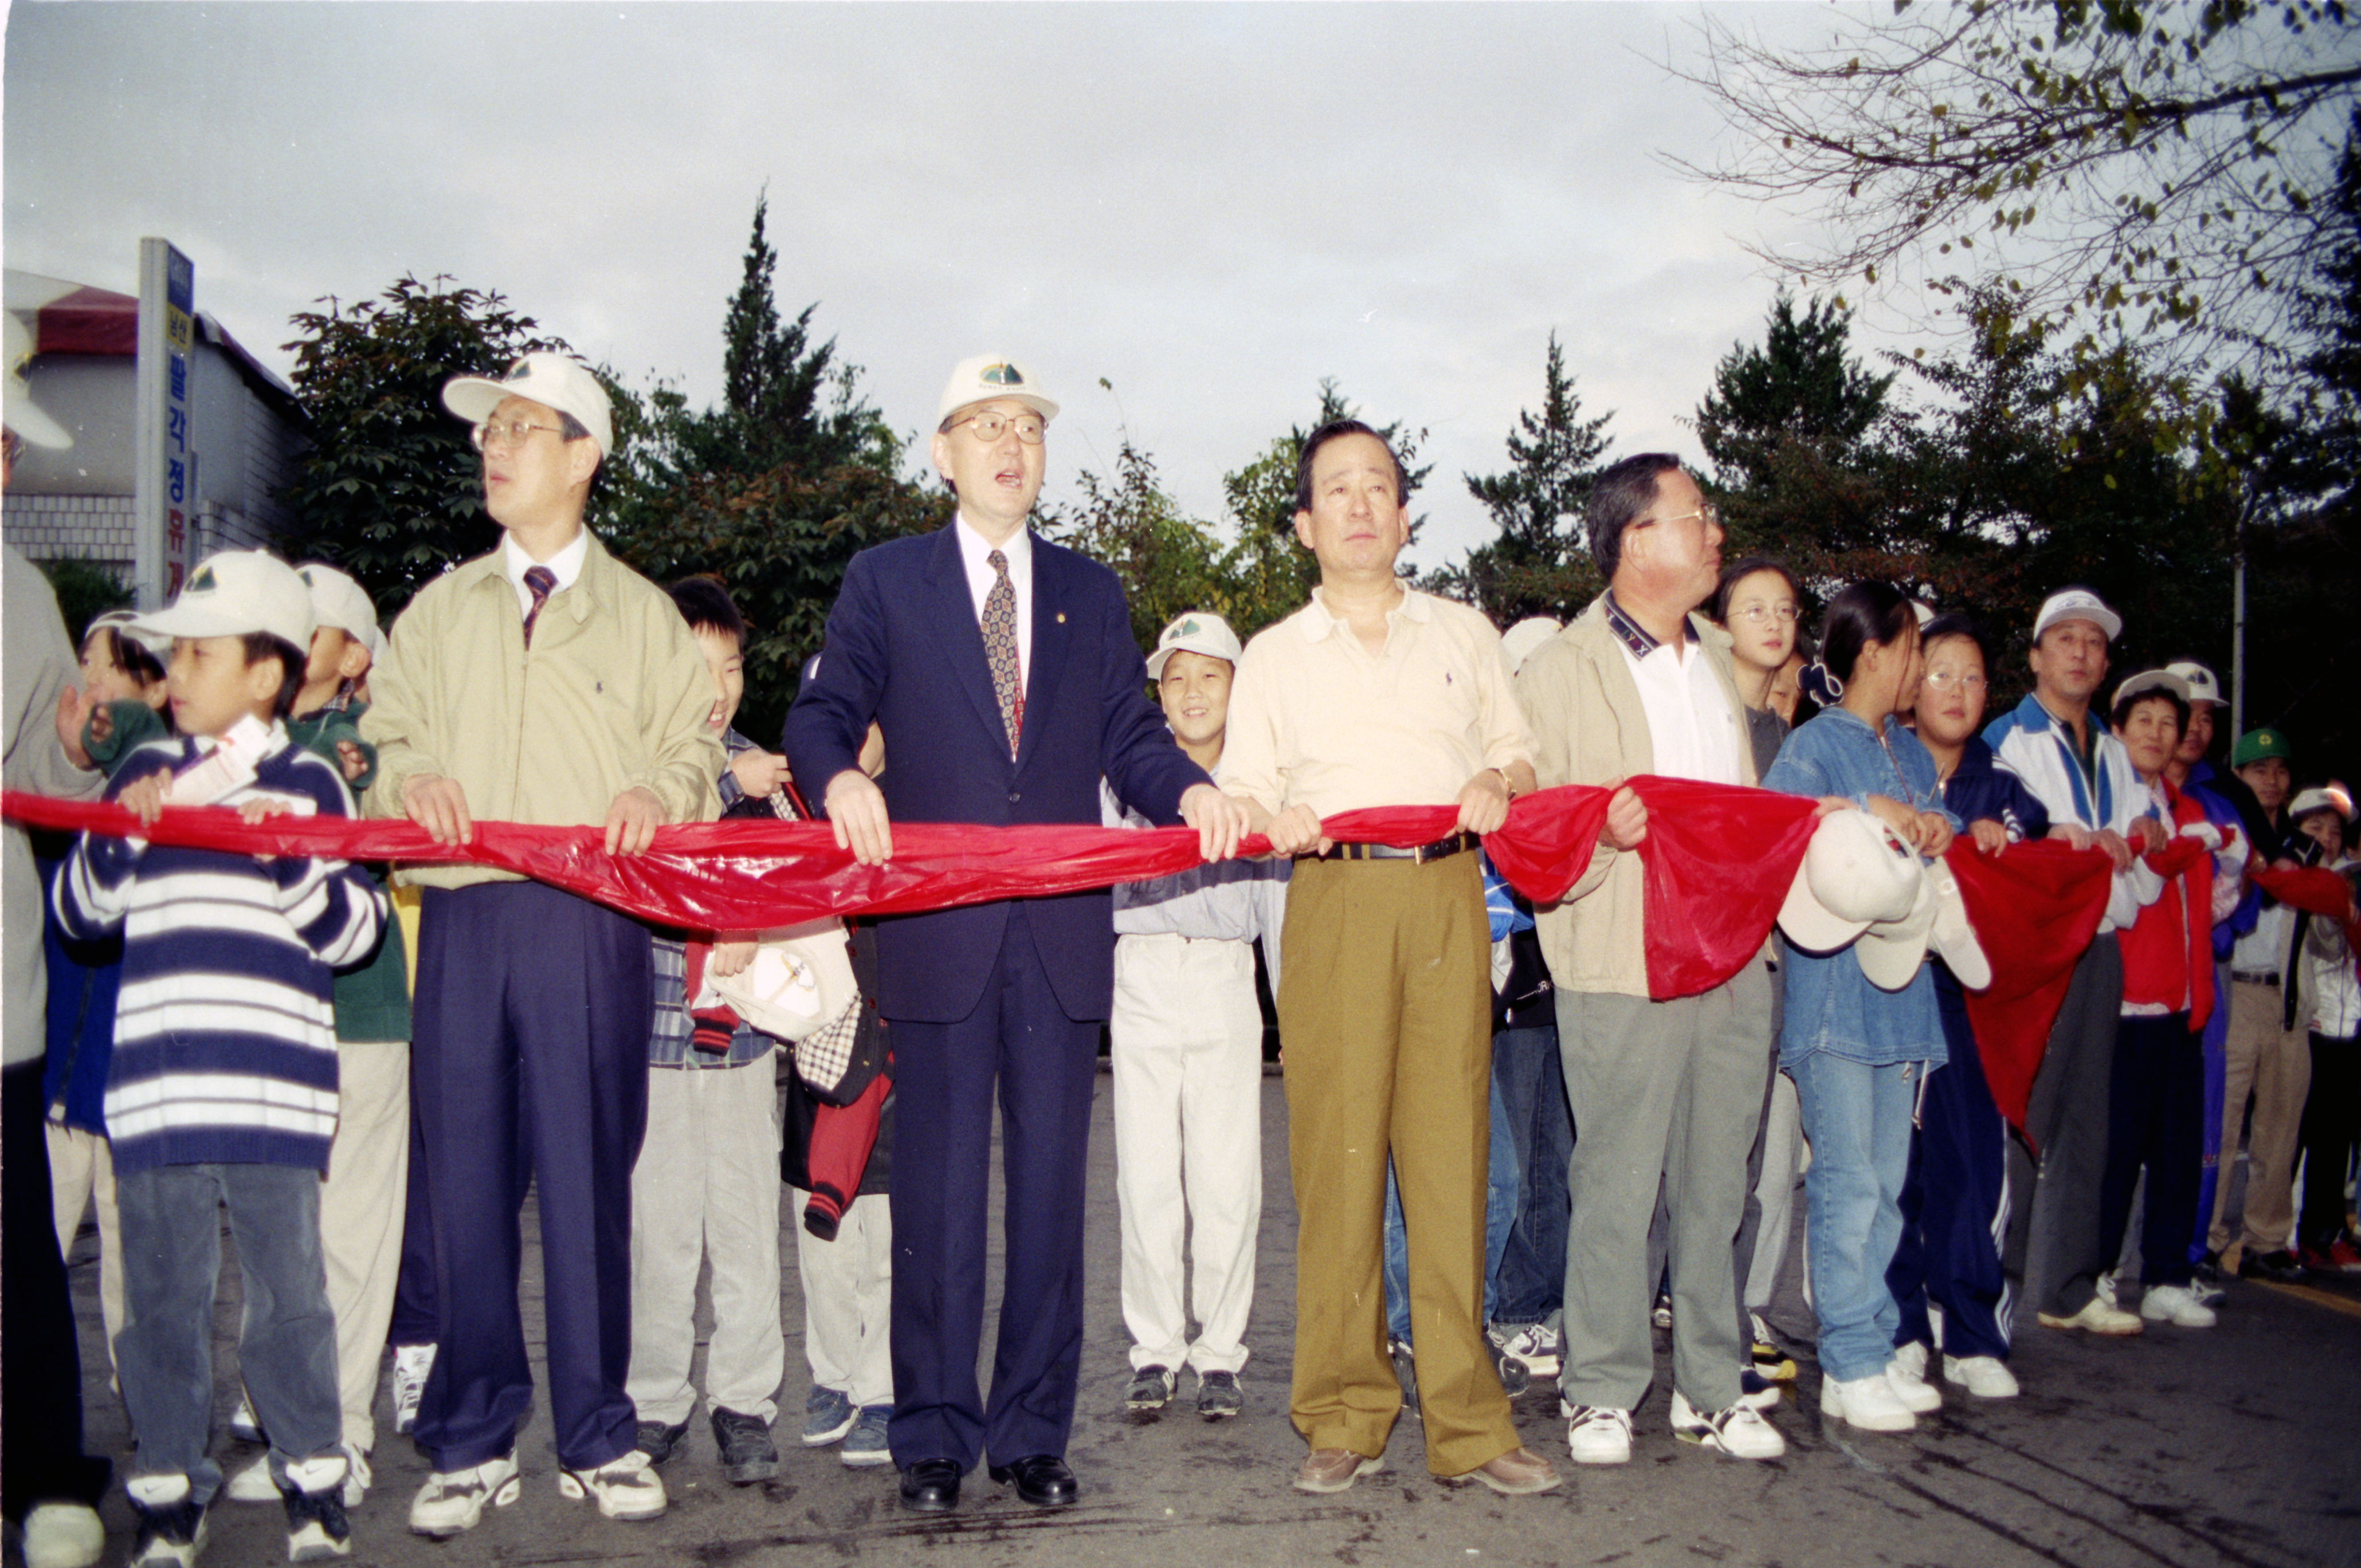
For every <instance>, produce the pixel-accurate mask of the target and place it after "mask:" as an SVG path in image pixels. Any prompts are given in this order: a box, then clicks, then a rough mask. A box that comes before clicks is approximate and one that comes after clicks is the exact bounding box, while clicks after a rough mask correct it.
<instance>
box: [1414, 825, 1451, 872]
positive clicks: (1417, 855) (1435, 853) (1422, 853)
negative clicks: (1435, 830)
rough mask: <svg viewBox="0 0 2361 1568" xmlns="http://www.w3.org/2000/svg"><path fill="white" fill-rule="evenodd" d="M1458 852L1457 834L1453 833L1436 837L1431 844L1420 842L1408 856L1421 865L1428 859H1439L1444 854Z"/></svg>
mask: <svg viewBox="0 0 2361 1568" xmlns="http://www.w3.org/2000/svg"><path fill="white" fill-rule="evenodd" d="M1458 852H1459V835H1458V834H1456V833H1454V834H1451V835H1450V836H1449V837H1447V838H1443V839H1436V840H1435V841H1434V842H1433V843H1432V844H1421V845H1420V846H1419V847H1418V848H1417V849H1415V850H1411V852H1410V858H1411V861H1413V862H1414V863H1416V864H1418V865H1424V864H1426V862H1427V861H1439V860H1442V859H1443V858H1444V857H1445V856H1446V855H1455V854H1457V853H1458Z"/></svg>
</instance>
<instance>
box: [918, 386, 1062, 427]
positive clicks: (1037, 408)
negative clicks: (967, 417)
mask: <svg viewBox="0 0 2361 1568" xmlns="http://www.w3.org/2000/svg"><path fill="white" fill-rule="evenodd" d="M1004 398H1005V399H1007V400H1009V401H1010V402H1013V403H1023V404H1024V405H1025V406H1026V407H1027V408H1028V409H1031V410H1032V411H1034V412H1035V413H1037V414H1039V415H1040V416H1041V422H1042V423H1043V424H1047V423H1049V422H1050V421H1051V420H1053V419H1056V418H1057V417H1058V405H1057V404H1055V403H1053V402H1051V401H1050V400H1049V399H1047V398H1040V397H1036V396H1034V395H1033V394H1032V393H1031V392H1019V391H1014V390H1011V391H1005V392H986V393H985V394H984V395H983V396H982V397H980V398H968V399H965V400H961V401H960V402H956V403H953V404H952V405H951V406H950V407H949V408H947V409H945V410H944V411H942V412H941V413H940V414H938V415H937V416H936V418H935V423H937V424H938V425H939V424H941V423H942V422H943V421H945V420H947V419H950V418H952V417H953V416H954V415H957V414H959V413H961V411H965V410H967V409H972V408H974V407H975V406H976V405H977V404H979V403H996V402H998V401H1000V400H1002V399H1004Z"/></svg>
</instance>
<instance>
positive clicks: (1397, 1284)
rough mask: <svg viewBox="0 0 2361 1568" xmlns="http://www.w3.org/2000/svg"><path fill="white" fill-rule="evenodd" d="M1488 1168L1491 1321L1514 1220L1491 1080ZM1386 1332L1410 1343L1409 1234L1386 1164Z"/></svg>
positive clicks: (1512, 1178)
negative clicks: (1497, 1277)
mask: <svg viewBox="0 0 2361 1568" xmlns="http://www.w3.org/2000/svg"><path fill="white" fill-rule="evenodd" d="M1491 1156H1492V1158H1491V1167H1490V1168H1489V1169H1488V1171H1487V1172H1486V1174H1485V1179H1484V1321H1486V1322H1492V1321H1496V1320H1495V1319H1494V1317H1493V1315H1492V1312H1493V1309H1494V1308H1495V1307H1497V1306H1498V1305H1499V1292H1498V1291H1496V1290H1495V1289H1494V1288H1492V1277H1493V1276H1494V1275H1495V1274H1497V1273H1499V1268H1500V1249H1501V1248H1503V1247H1505V1246H1506V1245H1508V1244H1509V1227H1510V1225H1513V1224H1515V1223H1516V1221H1517V1145H1516V1140H1515V1139H1514V1138H1513V1137H1512V1136H1511V1135H1510V1132H1509V1116H1508V1113H1507V1112H1505V1111H1503V1110H1502V1109H1501V1108H1500V1080H1499V1076H1498V1075H1497V1074H1496V1075H1495V1076H1494V1077H1493V1080H1492V1149H1491ZM1386 1332H1388V1333H1389V1334H1391V1335H1392V1336H1393V1337H1394V1338H1396V1339H1398V1340H1400V1341H1401V1342H1402V1343H1404V1344H1408V1343H1410V1234H1409V1233H1408V1231H1406V1230H1405V1229H1404V1228H1403V1225H1402V1208H1401V1190H1400V1189H1399V1188H1398V1187H1396V1186H1395V1185H1394V1168H1393V1164H1392V1162H1391V1161H1388V1162H1387V1165H1386Z"/></svg>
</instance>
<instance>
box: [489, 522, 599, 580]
mask: <svg viewBox="0 0 2361 1568" xmlns="http://www.w3.org/2000/svg"><path fill="white" fill-rule="evenodd" d="M589 554H590V531H589V530H588V529H587V528H586V529H584V530H582V531H581V532H578V533H577V534H576V535H575V536H574V542H573V543H570V544H568V545H567V546H566V548H565V549H563V550H560V551H559V552H558V553H557V554H555V555H552V556H551V557H550V558H549V559H548V560H546V561H535V560H534V559H533V557H532V556H530V555H528V554H525V553H524V546H522V544H519V543H517V542H516V535H515V534H513V533H509V532H502V533H501V535H500V567H501V569H502V570H503V571H505V572H506V573H507V574H508V579H509V581H510V582H511V583H513V584H515V585H516V586H517V587H520V588H522V587H524V575H525V573H526V572H527V571H528V570H530V569H531V568H532V567H534V566H537V565H538V566H546V567H548V568H549V570H550V572H551V574H552V575H553V576H555V577H556V578H557V587H556V588H554V589H552V590H551V591H552V592H553V593H554V592H556V591H558V590H559V589H564V588H570V587H573V586H574V583H575V579H577V578H578V577H579V576H582V563H583V562H584V561H585V560H587V559H588V557H589Z"/></svg>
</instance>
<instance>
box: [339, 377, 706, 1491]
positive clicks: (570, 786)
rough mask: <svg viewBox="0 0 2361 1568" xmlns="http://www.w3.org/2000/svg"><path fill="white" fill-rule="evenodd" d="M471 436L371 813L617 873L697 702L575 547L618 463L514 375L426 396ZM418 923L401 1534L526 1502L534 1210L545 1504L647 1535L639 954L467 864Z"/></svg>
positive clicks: (602, 420)
mask: <svg viewBox="0 0 2361 1568" xmlns="http://www.w3.org/2000/svg"><path fill="white" fill-rule="evenodd" d="M443 401H444V404H445V407H447V408H448V409H449V410H450V411H452V412H453V413H455V414H456V415H458V416H459V417H460V418H462V419H465V420H467V421H468V422H470V423H472V424H473V425H474V426H475V441H476V445H477V448H478V450H479V451H481V452H482V453H483V455H484V467H483V472H484V509H485V510H487V511H489V513H490V514H491V516H492V521H495V522H497V523H499V524H500V529H501V543H500V548H499V549H497V550H494V551H493V552H492V553H491V554H487V555H481V556H478V557H477V558H476V559H475V560H473V561H469V562H466V563H464V564H462V565H458V566H456V567H455V568H453V569H452V570H451V571H449V572H446V573H445V574H444V575H443V576H440V577H437V578H436V579H435V580H434V581H433V582H431V583H429V584H427V585H426V587H423V588H422V589H420V590H419V593H418V597H417V598H414V599H412V601H411V604H410V608H409V609H406V610H404V611H403V612H402V615H401V620H398V621H396V622H395V623H394V628H393V637H392V641H391V645H390V648H389V650H388V652H387V655H386V659H385V662H384V663H382V664H381V665H379V668H378V670H377V672H376V674H375V676H374V679H373V682H372V687H373V691H374V695H375V697H376V703H375V706H373V707H370V709H369V710H368V714H367V716H366V717H364V718H363V719H362V721H361V733H362V738H363V739H364V740H368V741H369V742H370V743H372V744H374V745H375V746H376V747H377V748H378V776H377V779H376V782H375V783H374V784H372V785H371V786H370V788H369V791H368V797H367V804H368V810H369V813H370V814H371V815H372V816H377V817H409V818H411V819H412V821H415V822H417V823H419V824H421V825H422V826H423V827H424V828H426V829H427V830H428V832H429V833H431V834H432V835H433V836H434V839H435V840H436V841H437V842H439V843H445V844H459V843H466V842H467V840H468V839H471V838H472V837H473V836H474V831H475V821H476V818H477V817H478V815H480V816H481V817H484V818H485V819H487V820H491V821H510V822H543V823H557V824H566V823H574V824H598V823H602V822H603V824H604V825H605V828H606V839H605V842H606V848H607V850H608V851H609V853H620V854H636V853H638V852H639V851H640V850H644V849H646V848H647V847H648V845H649V843H650V842H651V841H652V840H653V838H654V835H655V830H656V828H658V827H659V826H661V825H663V824H664V823H669V822H696V821H703V820H706V819H708V818H710V817H712V816H713V815H714V813H715V811H716V810H717V808H718V806H717V801H716V798H715V794H714V780H715V778H716V777H717V775H719V773H720V772H721V766H722V756H721V747H720V743H719V740H717V739H716V737H715V735H714V733H713V732H712V731H711V730H710V729H708V727H707V724H706V717H707V715H708V712H709V711H710V710H711V708H712V707H713V677H712V675H711V674H709V673H708V671H707V669H706V664H705V658H704V655H703V654H702V653H700V652H698V651H697V640H696V639H695V638H694V637H693V636H691V635H690V633H689V630H688V626H687V624H686V622H685V621H683V620H681V616H680V611H679V610H678V609H676V608H675V606H674V604H673V602H672V600H671V598H669V597H667V596H666V595H665V594H664V590H662V589H661V588H659V587H656V586H655V585H654V584H653V583H651V582H649V581H648V580H647V579H646V578H644V577H642V576H640V575H639V574H638V573H636V572H634V571H632V570H631V568H629V567H627V566H625V565H623V564H622V563H621V562H620V561H618V560H616V559H615V558H614V557H613V556H612V555H610V554H608V553H607V549H606V546H605V545H603V544H602V543H599V541H598V537H597V535H595V534H593V533H591V532H589V531H588V529H586V528H585V527H584V526H583V521H582V514H583V507H584V504H585V503H586V501H587V500H588V497H589V491H590V483H591V479H592V477H594V476H595V475H596V474H597V473H598V467H599V465H600V464H601V463H602V462H603V461H604V460H605V458H606V455H607V450H608V446H609V443H610V441H611V440H612V432H611V426H610V423H609V409H608V402H607V394H606V390H605V389H604V388H602V387H601V386H600V385H599V384H598V378H596V377H594V376H593V375H592V374H591V373H590V370H589V368H588V367H587V366H585V365H583V364H582V363H581V362H580V361H578V360H576V359H572V358H568V357H567V356H564V355H559V354H529V355H527V356H524V357H523V358H522V359H520V360H518V361H517V362H516V363H515V364H514V365H513V366H511V367H510V369H509V371H508V374H507V375H506V376H504V377H501V378H488V377H480V376H463V377H460V378H457V379H456V380H454V381H452V382H451V383H450V384H449V385H448V386H446V387H445V389H444V390H443ZM397 876H398V880H401V881H403V882H409V883H417V884H419V885H421V886H423V888H424V889H425V890H426V891H425V893H424V894H423V904H422V907H421V911H420V916H419V930H418V983H417V992H416V995H415V998H414V1003H415V1014H414V1020H413V1021H414V1025H415V1029H414V1032H413V1036H412V1050H411V1063H412V1069H411V1085H412V1113H413V1114H414V1115H415V1116H416V1118H417V1122H418V1127H419V1141H418V1145H417V1147H418V1150H419V1154H420V1158H421V1162H422V1164H423V1168H424V1190H425V1195H426V1202H427V1210H428V1213H429V1216H430V1219H431V1226H432V1230H433V1234H434V1247H433V1254H434V1299H435V1302H436V1310H437V1313H438V1324H437V1332H436V1334H435V1339H436V1342H437V1343H438V1345H439V1347H440V1348H439V1349H438V1351H437V1352H436V1354H435V1357H434V1369H433V1372H432V1373H431V1375H430V1376H429V1377H428V1379H427V1382H426V1387H425V1391H424V1395H423V1399H422V1401H421V1403H420V1406H419V1411H418V1424H417V1427H416V1429H415V1436H416V1438H417V1440H418V1442H419V1444H420V1446H422V1447H423V1448H424V1449H425V1450H426V1451H427V1453H429V1454H430V1455H431V1456H432V1463H433V1464H434V1475H430V1476H429V1477H428V1478H427V1481H426V1484H425V1486H423V1487H422V1488H421V1489H420V1491H419V1493H418V1496H417V1497H416V1498H415V1500H413V1501H412V1504H411V1508H410V1528H411V1529H412V1530H416V1531H418V1532H419V1533H420V1534H422V1535H432V1536H449V1535H456V1534H457V1533H459V1532H460V1531H462V1530H467V1529H469V1528H470V1527H472V1526H473V1525H475V1523H476V1522H477V1521H478V1519H481V1518H482V1517H483V1511H484V1506H485V1504H486V1503H488V1502H489V1503H494V1504H505V1503H509V1502H513V1501H514V1500H515V1498H516V1497H517V1493H518V1488H519V1485H520V1484H519V1481H518V1475H517V1460H516V1452H515V1450H516V1432H517V1427H518V1424H519V1423H520V1422H521V1421H522V1420H523V1417H524V1413H525V1410H526V1409H527V1407H528V1406H529V1405H530V1404H531V1403H532V1398H533V1371H532V1365H531V1363H530V1362H529V1361H528V1360H527V1358H526V1353H525V1343H524V1328H523V1323H522V1319H521V1318H520V1316H519V1313H518V1307H517V1271H518V1268H519V1266H520V1264H521V1262H522V1249H521V1246H520V1244H519V1241H518V1234H517V1215H518V1212H519V1209H520V1208H521V1206H522V1202H523V1199H524V1191H525V1186H526V1183H527V1181H528V1180H529V1179H531V1180H533V1181H534V1183H535V1185H536V1186H537V1189H538V1191H539V1194H540V1207H541V1234H542V1261H543V1268H544V1274H545V1277H546V1284H547V1291H546V1296H547V1300H548V1303H549V1314H548V1316H549V1335H548V1346H547V1358H548V1364H549V1382H550V1388H549V1402H550V1407H551V1412H552V1415H553V1417H554V1418H555V1419H554V1420H553V1423H552V1425H553V1431H552V1436H553V1438H554V1440H555V1443H556V1448H557V1459H558V1465H559V1471H558V1486H559V1489H560V1490H561V1491H562V1492H563V1493H564V1494H565V1495H566V1496H567V1497H575V1498H582V1497H588V1498H590V1499H592V1500H594V1501H596V1502H597V1504H598V1510H599V1512H600V1513H602V1514H604V1515H606V1516H607V1517H608V1518H609V1519H653V1518H655V1517H656V1516H658V1515H659V1514H661V1513H663V1512H664V1501H665V1499H664V1483H663V1482H662V1481H661V1480H659V1479H658V1478H657V1476H656V1475H655V1472H654V1471H653V1470H652V1469H650V1468H649V1465H648V1456H647V1455H646V1454H645V1453H642V1452H640V1450H639V1449H638V1447H637V1446H636V1444H637V1442H638V1430H637V1428H638V1423H637V1420H636V1416H635V1413H634V1411H633V1409H632V1406H631V1397H630V1395H629V1394H628V1393H627V1392H626V1391H625V1387H624V1382H625V1378H626V1376H627V1375H628V1373H629V1371H630V1365H631V1166H632V1163H633V1162H634V1161H635V1160H636V1159H637V1157H638V1156H639V1150H640V1142H641V1138H642V1135H643V1133H644V1131H645V1128H646V1125H647V1092H648V1068H647V1047H648V1034H649V1030H650V1028H651V1026H652V1024H653V1015H654V1009H653V995H654V992H653V981H652V979H651V964H652V962H653V959H652V952H651V948H650V937H649V933H648V928H647V927H644V926H642V925H641V924H639V923H638V922H637V921H634V920H632V919H631V918H629V917H628V916H623V915H620V914H618V913H616V912H615V911H613V910H611V909H609V908H606V907H605V906H603V905H596V904H592V903H591V902H589V901H588V900H587V899H583V898H578V897H577V896H575V895H574V894H569V893H566V892H564V891H562V890H560V889H557V888H555V887H549V886H545V885H544V884H542V883H534V882H526V881H522V880H520V879H518V878H516V877H514V876H512V875H511V874H510V873H507V872H494V871H490V870H487V869H485V868H482V867H479V866H474V865H468V864H464V863H462V864H449V865H421V866H412V867H408V868H405V869H404V870H402V871H401V872H398V873H397Z"/></svg>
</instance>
